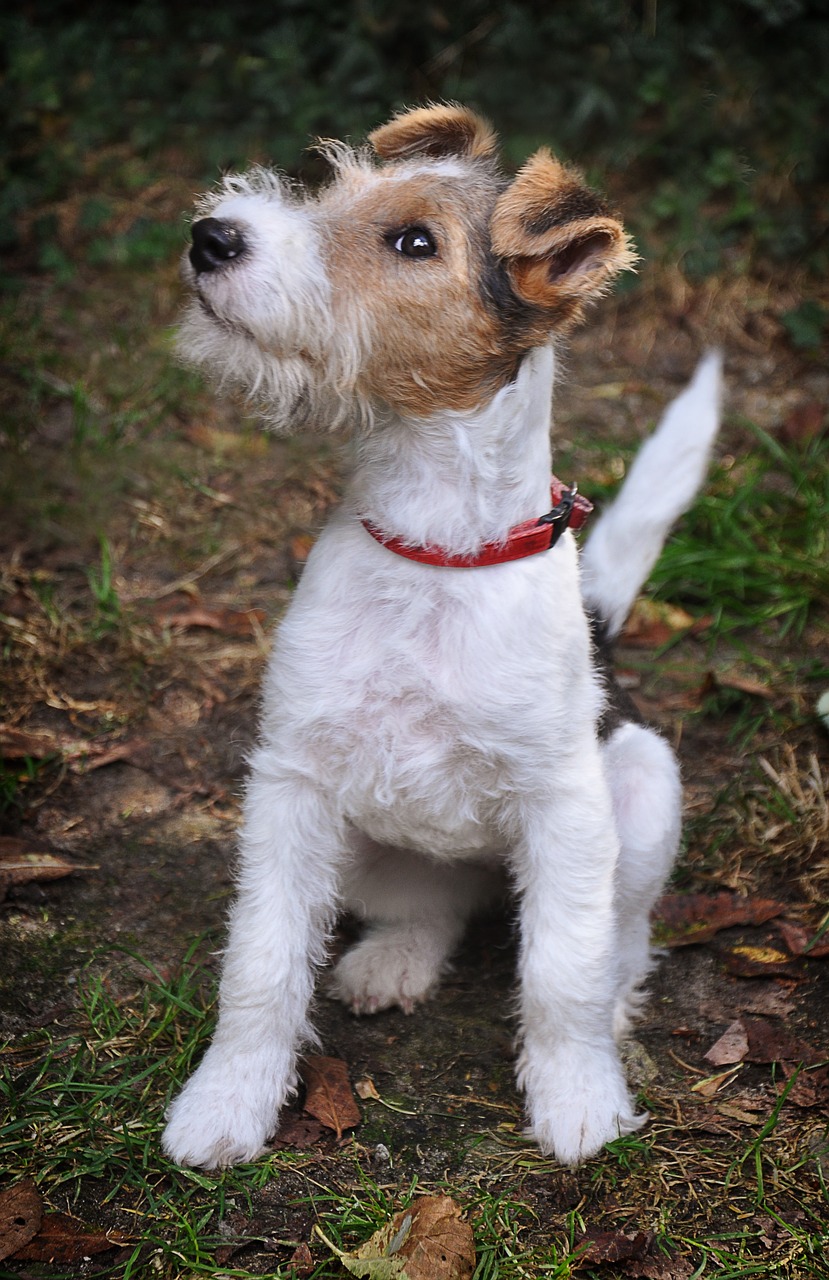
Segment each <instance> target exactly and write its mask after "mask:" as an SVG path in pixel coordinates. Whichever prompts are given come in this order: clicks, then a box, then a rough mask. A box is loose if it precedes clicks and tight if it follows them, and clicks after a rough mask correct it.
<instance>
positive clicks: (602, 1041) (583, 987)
mask: <svg viewBox="0 0 829 1280" xmlns="http://www.w3.org/2000/svg"><path fill="white" fill-rule="evenodd" d="M522 807H523V814H522V820H521V828H522V829H521V833H520V835H519V837H518V839H517V841H516V843H515V845H514V866H515V875H516V882H517V887H518V890H519V900H520V923H521V955H520V979H521V1026H522V1034H523V1049H522V1054H521V1059H520V1065H519V1083H520V1084H521V1086H522V1087H523V1088H524V1089H525V1091H526V1095H527V1109H528V1113H529V1118H530V1131H531V1133H532V1135H533V1136H534V1137H535V1139H536V1141H537V1142H538V1143H539V1146H540V1147H541V1149H542V1151H544V1152H545V1153H549V1154H552V1155H555V1157H556V1158H557V1159H558V1160H560V1161H561V1162H562V1163H564V1164H576V1163H578V1162H579V1161H580V1160H584V1159H586V1158H587V1157H588V1156H590V1155H594V1154H595V1153H596V1152H597V1151H598V1150H599V1149H600V1148H601V1147H602V1146H603V1145H604V1144H605V1143H606V1142H608V1141H610V1140H611V1139H613V1138H617V1137H619V1136H620V1134H623V1133H630V1132H632V1131H633V1130H634V1129H636V1128H638V1127H639V1125H640V1124H641V1123H642V1120H643V1119H644V1117H639V1116H636V1115H635V1114H634V1110H633V1106H632V1103H631V1099H630V1095H629V1092H628V1088H627V1084H626V1082H625V1077H624V1073H623V1071H622V1066H621V1063H620V1061H619V1058H618V1054H617V1051H616V1046H615V1043H614V1037H613V1007H614V999H615V992H616V976H615V975H616V954H615V942H616V937H615V935H616V927H615V913H614V900H613V899H614V874H615V868H616V862H617V859H618V841H617V837H616V832H615V828H614V822H613V817H612V812H611V804H610V797H609V794H608V791H607V787H606V784H605V780H604V778H603V776H602V769H601V765H600V762H599V756H598V751H597V749H596V745H595V743H589V744H585V746H584V750H583V751H582V752H581V753H579V755H578V756H577V757H575V758H571V759H570V761H569V762H567V763H564V762H563V761H561V760H559V762H558V764H557V768H556V781H555V791H554V793H553V794H551V796H550V797H545V798H543V799H538V800H537V801H536V802H533V801H527V802H525V804H524V805H523V806H522Z"/></svg>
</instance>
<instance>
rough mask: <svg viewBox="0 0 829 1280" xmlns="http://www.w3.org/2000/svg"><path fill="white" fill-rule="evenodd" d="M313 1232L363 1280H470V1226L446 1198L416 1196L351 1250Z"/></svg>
mask: <svg viewBox="0 0 829 1280" xmlns="http://www.w3.org/2000/svg"><path fill="white" fill-rule="evenodd" d="M316 1232H317V1234H318V1235H319V1236H320V1237H321V1238H322V1240H323V1241H324V1242H325V1244H327V1245H328V1247H329V1249H330V1250H331V1251H332V1253H335V1254H336V1255H337V1257H338V1258H339V1259H340V1262H342V1264H343V1266H344V1267H345V1268H346V1270H348V1271H350V1272H351V1274H352V1275H355V1276H364V1277H367V1278H368V1280H471V1276H472V1273H473V1271H474V1269H475V1241H474V1237H473V1234H472V1228H471V1227H470V1225H469V1223H468V1222H466V1220H465V1219H464V1218H463V1216H462V1213H461V1209H460V1206H459V1205H458V1204H457V1203H456V1202H455V1201H454V1200H453V1199H452V1198H451V1197H450V1196H420V1197H419V1198H418V1199H416V1200H413V1201H412V1203H411V1205H410V1206H409V1207H408V1208H407V1209H403V1210H402V1211H401V1212H400V1213H397V1214H395V1216H394V1217H393V1218H392V1219H391V1221H390V1222H387V1223H386V1224H385V1225H384V1226H382V1227H380V1229H379V1230H378V1231H375V1233H374V1235H372V1236H371V1237H370V1238H369V1239H368V1240H366V1242H365V1243H364V1244H362V1245H360V1247H359V1248H358V1249H355V1250H354V1251H353V1252H346V1251H345V1250H342V1249H339V1248H338V1247H337V1245H335V1244H333V1243H332V1242H331V1241H330V1240H329V1239H328V1238H327V1236H326V1235H325V1234H324V1233H323V1232H322V1230H321V1229H320V1227H319V1226H317V1227H316Z"/></svg>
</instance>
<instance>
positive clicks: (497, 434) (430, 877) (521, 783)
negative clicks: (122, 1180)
mask: <svg viewBox="0 0 829 1280" xmlns="http://www.w3.org/2000/svg"><path fill="white" fill-rule="evenodd" d="M369 141H370V143H371V146H372V148H373V152H370V151H369V150H365V151H361V152H354V151H352V150H350V149H349V148H347V147H345V146H343V145H341V144H334V143H330V144H326V150H327V152H328V155H329V157H330V159H331V161H332V163H333V166H334V171H335V176H334V179H333V181H332V183H331V185H329V186H328V187H327V188H326V189H324V190H323V191H321V193H319V194H318V195H317V196H312V195H308V194H305V193H302V192H298V191H294V190H292V188H291V187H290V186H289V185H288V184H287V183H286V182H285V181H284V180H282V179H280V178H278V177H276V176H274V175H273V174H271V173H266V172H263V171H254V172H253V173H251V174H249V175H247V176H244V177H231V178H228V179H226V180H225V182H224V184H223V186H222V188H221V190H220V191H219V193H218V194H216V195H215V196H213V197H211V198H210V199H209V201H207V202H205V203H204V204H203V205H202V207H201V210H200V215H201V216H200V218H199V220H198V221H196V222H195V224H194V226H193V247H192V249H191V251H190V265H189V266H188V267H187V274H188V276H189V280H190V283H191V285H192V289H193V294H194V301H193V304H192V307H191V309H190V311H189V313H188V315H187V317H186V319H185V322H184V327H183V333H182V339H181V343H182V349H183V351H184V353H185V355H186V356H187V357H188V358H189V359H191V360H192V361H194V362H196V363H197V364H199V365H201V366H203V367H205V368H207V369H208V370H209V371H211V372H212V373H214V374H215V375H217V376H218V377H219V379H220V380H221V381H223V382H226V383H233V384H237V385H240V386H241V387H243V388H244V389H245V391H246V392H247V393H248V394H249V395H250V396H252V397H254V398H256V400H257V401H258V402H259V403H260V404H261V405H262V406H263V408H264V412H265V413H266V414H267V415H268V417H269V418H270V419H271V421H272V423H273V424H274V425H275V426H276V427H278V428H280V429H283V430H289V429H294V428H296V427H297V426H299V425H304V426H307V425H308V424H313V425H315V426H319V427H321V428H324V429H329V428H331V427H333V426H337V425H345V424H347V423H348V424H351V426H352V428H353V433H354V441H355V459H354V468H353V474H352V477H351V481H350V485H349V488H348V492H347V495H346V497H345V500H344V502H343V504H342V507H341V509H340V510H339V512H338V513H337V514H336V515H335V517H334V519H333V520H332V521H331V523H330V524H329V525H328V527H327V529H326V530H325V532H324V533H323V534H322V536H321V538H320V539H319V542H318V543H317V545H316V547H315V548H314V550H313V552H312V554H311V556H310V558H309V561H308V565H307V568H306V570H305V573H304V575H303V577H302V580H301V582H300V585H299V589H298V590H297V593H296V598H295V600H294V602H293V604H292V606H291V608H290V610H289V611H288V614H287V616H286V617H285V620H284V621H283V623H282V625H281V627H280V629H279V636H278V640H277V644H276V647H275V650H274V653H273V656H272V659H271V662H270V667H269V671H268V676H267V682H266V687H265V696H264V708H263V716H262V726H261V745H260V746H259V748H258V750H257V751H256V752H255V753H254V755H253V757H252V759H251V762H250V765H251V777H250V783H249V786H248V791H247V800H246V805H245V813H244V826H243V830H242V835H241V852H240V867H239V877H238V899H237V902H236V906H235V909H234V911H233V915H232V919H231V924H230V938H229V942H228V946H227V952H226V956H225V961H224V970H223V974H222V980H221V988H220V1000H219V1020H218V1026H217V1028H216V1033H215V1036H214V1038H213V1042H212V1044H211V1045H210V1048H209V1049H208V1051H207V1053H206V1054H205V1057H204V1060H203V1062H202V1063H201V1066H200V1067H199V1068H198V1070H197V1071H196V1073H195V1075H194V1076H193V1078H192V1079H191V1080H190V1081H189V1083H188V1084H187V1085H186V1086H185V1088H184V1090H183V1091H182V1093H181V1094H180V1095H179V1096H178V1098H176V1100H175V1101H174V1102H173V1104H172V1106H171V1108H170V1111H169V1123H168V1125H167V1128H166V1131H165V1134H164V1147H165V1150H166V1151H167V1152H168V1153H169V1154H170V1155H171V1156H172V1158H173V1159H175V1160H177V1161H179V1162H180V1163H183V1164H193V1165H201V1166H206V1167H215V1166H221V1165H228V1164H232V1163H235V1162H237V1161H243V1160H251V1159H253V1158H254V1157H255V1156H256V1155H257V1154H258V1153H259V1152H261V1151H262V1149H263V1145H264V1144H265V1142H266V1140H267V1139H268V1137H269V1135H271V1134H273V1133H274V1131H275V1129H276V1127H277V1121H278V1115H279V1110H280V1107H281V1106H282V1105H283V1103H284V1102H285V1100H286V1098H287V1097H288V1096H289V1095H290V1093H291V1091H292V1090H293V1088H294V1086H295V1079H296V1075H295V1071H296V1058H297V1052H298V1050H299V1048H300V1047H301V1045H302V1044H303V1042H307V1041H308V1040H309V1038H311V1037H312V1034H313V1033H312V1031H311V1028H310V1026H309V1022H308V1009H309V1003H310V1001H311V997H312V992H313V987H314V979H315V971H316V969H317V967H318V966H320V965H321V964H322V963H323V961H324V959H325V954H326V942H327V937H328V934H329V931H330V929H331V926H332V922H333V920H334V919H335V916H336V913H337V912H338V910H340V909H341V908H343V907H347V908H348V909H350V910H352V911H354V912H356V913H357V914H359V915H360V916H362V917H363V918H364V919H365V920H366V922H367V928H366V931H365V935H364V937H363V938H362V940H361V941H360V942H358V943H357V944H356V945H355V946H354V947H353V949H352V950H351V951H350V952H349V953H348V954H346V956H345V957H344V958H343V959H342V960H341V961H340V963H339V965H338V966H337V968H336V971H335V975H334V985H335V990H336V992H337V994H338V995H339V996H340V998H341V999H343V1000H344V1001H345V1002H346V1003H347V1004H348V1005H350V1006H351V1007H352V1008H353V1009H354V1010H355V1011H356V1012H358V1013H371V1012H374V1011H375V1010H378V1009H383V1008H386V1007H388V1006H390V1005H395V1004H396V1005H399V1006H401V1007H402V1008H403V1009H404V1010H406V1011H407V1012H409V1011H410V1010H411V1009H412V1008H413V1006H414V1005H415V1004H416V1003H417V1002H418V1001H420V1000H423V999H424V998H425V997H426V996H427V995H428V994H429V992H430V991H431V990H432V988H433V987H434V985H435V983H436V981H437V980H438V978H439V976H440V974H441V970H442V969H443V967H444V966H445V964H446V961H447V958H448V957H449V955H450V953H451V952H452V950H453V948H454V947H455V946H456V944H457V942H458V940H459V938H460V935H461V933H462V930H463V927H464V924H465V922H466V920H467V919H468V917H469V916H470V915H471V913H473V912H474V911H475V910H477V909H478V908H479V907H480V906H481V905H482V904H483V903H484V902H485V901H486V900H487V899H488V897H489V896H490V895H491V893H492V892H493V886H495V885H497V884H498V883H499V880H500V877H499V875H498V870H499V868H500V869H503V868H506V870H507V872H508V874H509V877H510V879H511V881H512V884H513V887H514V892H515V895H516V901H517V904H518V914H519V921H520V937H521V945H520V960H519V970H520V974H519V976H520V1015H521V1018H520V1029H521V1040H522V1048H521V1054H520V1065H519V1081H520V1084H521V1085H522V1087H523V1088H524V1090H525V1091H526V1098H527V1108H528V1112H529V1117H530V1125H531V1131H532V1133H533V1134H534V1136H535V1138H536V1139H537V1141H538V1143H539V1145H540V1147H541V1149H542V1150H543V1151H545V1152H549V1153H552V1154H554V1155H555V1156H556V1157H557V1158H558V1159H559V1160H561V1161H563V1162H568V1163H571V1162H576V1161H579V1160H581V1159H584V1158H585V1157H587V1156H589V1155H591V1154H593V1153H595V1152H597V1151H598V1150H599V1149H600V1148H601V1146H602V1145H603V1144H604V1143H605V1142H607V1141H608V1140H610V1139H612V1138H615V1137H617V1136H618V1135H620V1134H625V1133H630V1132H631V1131H632V1130H634V1129H636V1128H637V1126H638V1125H640V1124H641V1123H642V1120H643V1119H644V1117H643V1116H640V1115H637V1114H636V1112H635V1109H634V1106H633V1104H632V1100H631V1097H630V1094H629V1092H628V1087H627V1084H626V1081H625V1077H624V1073H623V1071H622V1067H621V1065H620V1061H619V1056H618V1052H617V1047H616V1041H617V1039H618V1036H619V1035H620V1034H621V1033H622V1031H623V1030H624V1028H625V1026H626V1024H627V1020H628V1015H629V1012H630V1010H631V1008H632V1007H633V1005H634V1003H635V999H636V994H637V987H638V984H639V983H640V982H641V980H642V978H643V976H644V974H645V973H646V971H647V969H648V966H649V951H648V914H649V911H650V909H651V906H652V905H653V902H654V900H655V898H656V896H657V894H658V892H659V890H660V888H661V886H662V884H663V881H664V879H665V876H666V875H667V873H668V871H669V869H670V867H671V863H672V861H673V859H674V856H675V853H676V849H677V842H678V838H679V827H680V784H679V777H678V770H677V765H676V762H675V760H674V757H673V754H672V752H671V750H670V749H669V747H668V745H667V744H666V743H665V742H664V741H663V740H662V739H661V738H660V737H658V736H657V735H656V734H655V733H653V732H652V731H650V730H649V729H646V728H644V727H642V726H641V725H640V724H638V723H635V722H634V720H633V719H632V718H630V717H629V716H627V715H626V713H623V714H621V715H620V714H619V713H617V712H615V711H614V710H613V707H612V706H611V705H610V703H612V692H611V693H609V692H608V687H607V686H608V681H607V680H605V679H604V677H603V676H601V675H598V674H597V670H596V665H595V662H594V646H593V643H592V641H591V631H590V626H589V624H588V619H587V616H586V612H585V603H584V602H586V605H587V607H588V609H589V610H591V611H593V612H594V613H595V615H596V617H597V619H598V623H597V627H598V630H599V631H603V632H604V634H605V636H606V637H610V638H612V636H613V635H614V634H615V633H616V632H617V631H618V630H619V627H620V626H621V624H622V622H623V621H624V618H625V616H626V614H627V611H628V609H629V607H630V605H631V604H632V602H633V600H634V598H635V595H636V593H637V592H638V590H639V588H640V586H641V585H642V582H643V581H644V579H645V577H646V575H647V573H648V571H649V570H650V568H651V566H652V564H653V562H654V560H655V559H656V556H657V555H658V553H659V550H660V548H661V546H662V543H663V540H664V537H665V536H666V533H667V530H668V528H669V527H670V525H671V523H672V522H673V521H674V520H675V518H676V517H677V515H678V514H679V513H680V512H681V511H682V510H684V509H685V507H686V506H687V505H688V504H689V503H690V501H691V499H692V498H693V496H694V494H695V492H696V490H697V488H698V486H699V484H700V482H701V480H702V477H703V474H704V470H705V465H706V460H707V455H708V450H709V445H710V442H711V440H712V438H713V435H714V433H715V431H716V427H717V417H718V411H717V403H718V390H719V365H718V361H717V359H716V357H710V358H709V359H708V360H706V361H705V362H704V363H703V364H702V365H701V366H700V370H699V371H698V373H697V375H696V377H695V379H694V381H693V383H692V384H691V386H690V388H689V389H688V390H687V391H686V392H685V393H684V394H683V395H682V396H681V397H680V398H679V400H677V401H676V402H675V403H674V405H673V406H672V408H671V409H670V410H669V411H668V414H667V415H666V419H665V421H664V423H663V425H662V427H661V428H660V430H659V431H658V432H657V433H656V435H655V436H654V438H653V439H652V440H651V441H650V443H649V444H648V445H647V446H646V447H645V449H644V451H643V452H642V454H641V455H640V457H639V459H638V461H637V462H636V464H635V465H634V468H633V470H632V473H631V475H630V476H629V478H628V480H627V483H626V485H625V487H624V489H623V491H622V494H621V496H620V497H619V498H618V499H617V501H616V503H615V504H614V505H613V506H612V507H611V508H610V510H609V511H608V512H607V513H606V514H605V516H604V517H603V518H602V519H601V520H600V521H599V522H598V524H597V527H596V529H595V532H594V533H593V536H592V538H591V540H590V541H589V543H588V546H587V549H586V552H585V555H584V556H583V557H582V581H581V582H580V578H579V566H578V562H577V553H576V546H575V542H574V540H573V537H572V534H571V533H569V532H566V531H565V532H563V536H561V537H558V534H559V533H561V532H562V530H563V529H564V526H565V525H566V524H567V522H568V520H571V519H572V516H573V514H574V511H575V510H576V508H575V507H573V495H572V493H569V494H568V493H567V492H566V491H565V492H564V494H563V495H562V494H561V493H560V492H558V491H556V493H555V508H556V509H555V510H554V511H553V512H552V513H551V515H550V517H548V519H547V520H546V521H544V520H541V521H539V517H542V516H544V514H545V513H547V512H549V509H550V507H551V498H550V492H551V489H550V485H551V481H550V464H551V454H550V413H551V396H552V387H553V372H554V354H553V346H552V342H553V339H554V338H555V337H556V335H558V334H561V333H562V332H563V331H565V330H567V329H568V328H569V327H571V326H572V324H573V323H574V322H575V321H576V320H577V319H579V318H580V315H581V312H582V310H583V306H584V304H585V303H586V302H587V301H589V300H590V299H592V298H594V297H596V296H597V295H599V294H600V293H602V292H603V291H604V290H605V288H606V287H607V285H608V282H609V281H610V280H611V278H612V277H613V276H614V275H615V274H616V273H617V272H619V271H621V270H624V269H625V268H627V267H629V266H630V265H631V263H632V261H633V255H632V253H631V250H630V247H629V244H628V242H627V239H626V236H625V234H624V231H623V229H622V227H621V225H620V224H619V222H618V221H617V220H616V218H615V217H613V216H612V215H611V214H610V213H609V212H608V210H607V208H606V206H605V205H604V203H603V202H602V200H601V199H600V198H599V197H597V196H596V195H595V194H594V193H593V192H591V191H590V190H588V189H587V188H586V187H585V186H584V185H583V182H582V180H581V178H580V177H579V175H578V174H577V173H575V172H574V171H572V170H568V169H566V168H565V167H564V166H562V165H560V164H559V163H558V162H557V161H556V160H554V159H553V157H552V156H551V155H550V154H549V152H546V151H543V150H542V151H540V152H538V153H537V154H536V155H534V156H533V157H532V158H531V159H530V160H529V161H528V163H527V164H526V165H525V166H524V168H523V169H522V170H521V171H520V172H519V173H518V175H517V177H515V178H514V180H512V181H510V180H508V179H506V178H504V177H503V175H502V174H501V173H500V172H499V169H498V166H497V162H496V159H495V138H494V135H493V134H492V132H491V130H490V129H489V127H488V126H487V125H486V124H485V123H484V122H483V121H481V120H480V119H479V118H478V117H477V116H475V115H474V114H473V113H472V112H470V111H467V110H465V109H463V108H460V107H452V106H441V107H427V108H422V109H417V110H413V111H410V112H405V113H402V114H401V115H399V116H398V117H396V118H395V119H393V120H392V121H391V122H390V123H389V124H387V125H385V126H383V127H382V128H380V129H378V130H377V131H376V132H375V133H374V134H372V136H371V138H370V139H369ZM553 543H554V544H555V545H552V544H553ZM543 547H547V548H550V549H546V550H545V549H542V548H543Z"/></svg>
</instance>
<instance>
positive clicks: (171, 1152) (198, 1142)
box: [161, 1051, 287, 1169]
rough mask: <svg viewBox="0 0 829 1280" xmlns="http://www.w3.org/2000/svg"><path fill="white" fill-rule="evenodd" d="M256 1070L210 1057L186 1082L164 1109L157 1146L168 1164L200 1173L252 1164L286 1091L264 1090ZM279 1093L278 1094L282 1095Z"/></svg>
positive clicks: (263, 1144)
mask: <svg viewBox="0 0 829 1280" xmlns="http://www.w3.org/2000/svg"><path fill="white" fill-rule="evenodd" d="M259 1066H260V1068H262V1073H261V1074H260V1076H259V1078H257V1075H256V1072H255V1070H251V1069H250V1065H245V1064H243V1063H241V1062H239V1061H236V1060H234V1059H232V1058H229V1059H227V1060H226V1061H221V1060H219V1059H217V1058H216V1057H213V1058H211V1056H210V1051H208V1054H207V1055H206V1056H205V1059H204V1061H203V1062H202V1065H201V1066H200V1067H199V1069H198V1071H197V1072H196V1073H195V1075H194V1076H192V1078H191V1079H190V1080H189V1081H188V1082H187V1084H186V1085H185V1086H184V1088H183V1089H182V1091H181V1093H180V1094H179V1095H178V1097H177V1098H175V1099H174V1101H173V1102H172V1103H171V1105H170V1107H169V1108H168V1110H167V1126H166V1128H165V1130H164V1133H163V1135H162V1139H161V1145H162V1148H163V1150H164V1152H165V1153H166V1155H168V1156H169V1157H170V1159H171V1160H174V1161H175V1163H176V1164H180V1165H193V1166H195V1167H197V1168H201V1169H223V1168H227V1167H228V1166H229V1165H234V1164H243V1163H245V1162H246V1161H249V1160H255V1159H256V1157H257V1156H259V1155H260V1154H261V1153H262V1151H263V1150H264V1148H265V1143H266V1141H267V1139H268V1138H269V1137H271V1136H272V1134H273V1133H274V1132H275V1130H276V1121H277V1115H278V1112H279V1108H280V1106H281V1104H282V1102H283V1101H284V1095H285V1094H286V1093H287V1089H285V1090H282V1091H277V1090H276V1089H274V1088H273V1087H267V1083H266V1081H265V1080H264V1079H263V1078H262V1075H264V1064H259ZM280 1092H281V1095H282V1096H280Z"/></svg>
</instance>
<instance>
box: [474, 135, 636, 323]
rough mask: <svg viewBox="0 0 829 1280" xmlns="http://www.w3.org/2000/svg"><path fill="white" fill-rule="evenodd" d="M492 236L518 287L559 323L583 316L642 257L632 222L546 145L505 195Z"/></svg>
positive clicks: (496, 212)
mask: <svg viewBox="0 0 829 1280" xmlns="http://www.w3.org/2000/svg"><path fill="white" fill-rule="evenodd" d="M491 237H492V248H493V252H494V253H495V254H496V256H497V257H499V258H501V259H502V260H503V262H504V265H505V268H506V271H507V274H508V275H509V278H510V282H511V284H512V287H513V289H514V291H515V292H516V293H517V294H518V296H519V297H520V298H522V299H523V300H524V301H525V302H528V303H530V304H531V305H533V306H536V307H542V308H543V309H544V310H545V311H551V312H553V313H554V317H555V320H554V322H555V323H566V322H568V321H572V320H575V319H578V317H579V314H580V311H581V306H582V304H583V303H585V302H587V301H589V300H590V299H591V298H595V297H598V296H599V295H600V294H602V293H604V292H605V290H606V289H607V287H608V285H609V284H610V282H611V280H612V279H613V277H614V276H615V275H617V274H618V273H619V272H620V271H626V270H631V269H632V268H633V266H634V263H635V262H636V261H637V255H636V253H635V252H634V250H633V247H632V244H631V241H630V239H629V237H628V236H627V235H626V233H625V230H624V227H623V226H622V224H621V222H619V220H618V219H617V218H614V217H613V215H612V214H611V213H610V211H609V209H608V207H607V205H606V204H605V202H604V200H603V199H602V198H601V196H599V195H597V194H596V193H595V192H594V191H591V190H590V188H589V187H587V186H586V185H585V183H584V180H583V179H582V177H581V174H579V173H578V172H577V171H576V170H574V169H569V168H567V167H566V166H565V165H563V164H561V163H560V161H558V160H556V159H555V157H554V156H552V155H551V154H550V152H549V151H548V150H547V149H546V148H542V150H540V151H537V152H536V154H535V155H534V156H531V157H530V159H529V160H528V161H527V163H526V164H525V165H524V167H523V168H522V169H521V170H520V171H519V173H518V175H517V176H516V178H515V180H514V181H513V182H512V183H511V184H510V186H509V187H508V188H507V189H506V191H504V192H503V193H502V194H501V196H499V198H498V201H497V203H496V205H495V209H494V212H493V215H492V224H491Z"/></svg>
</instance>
